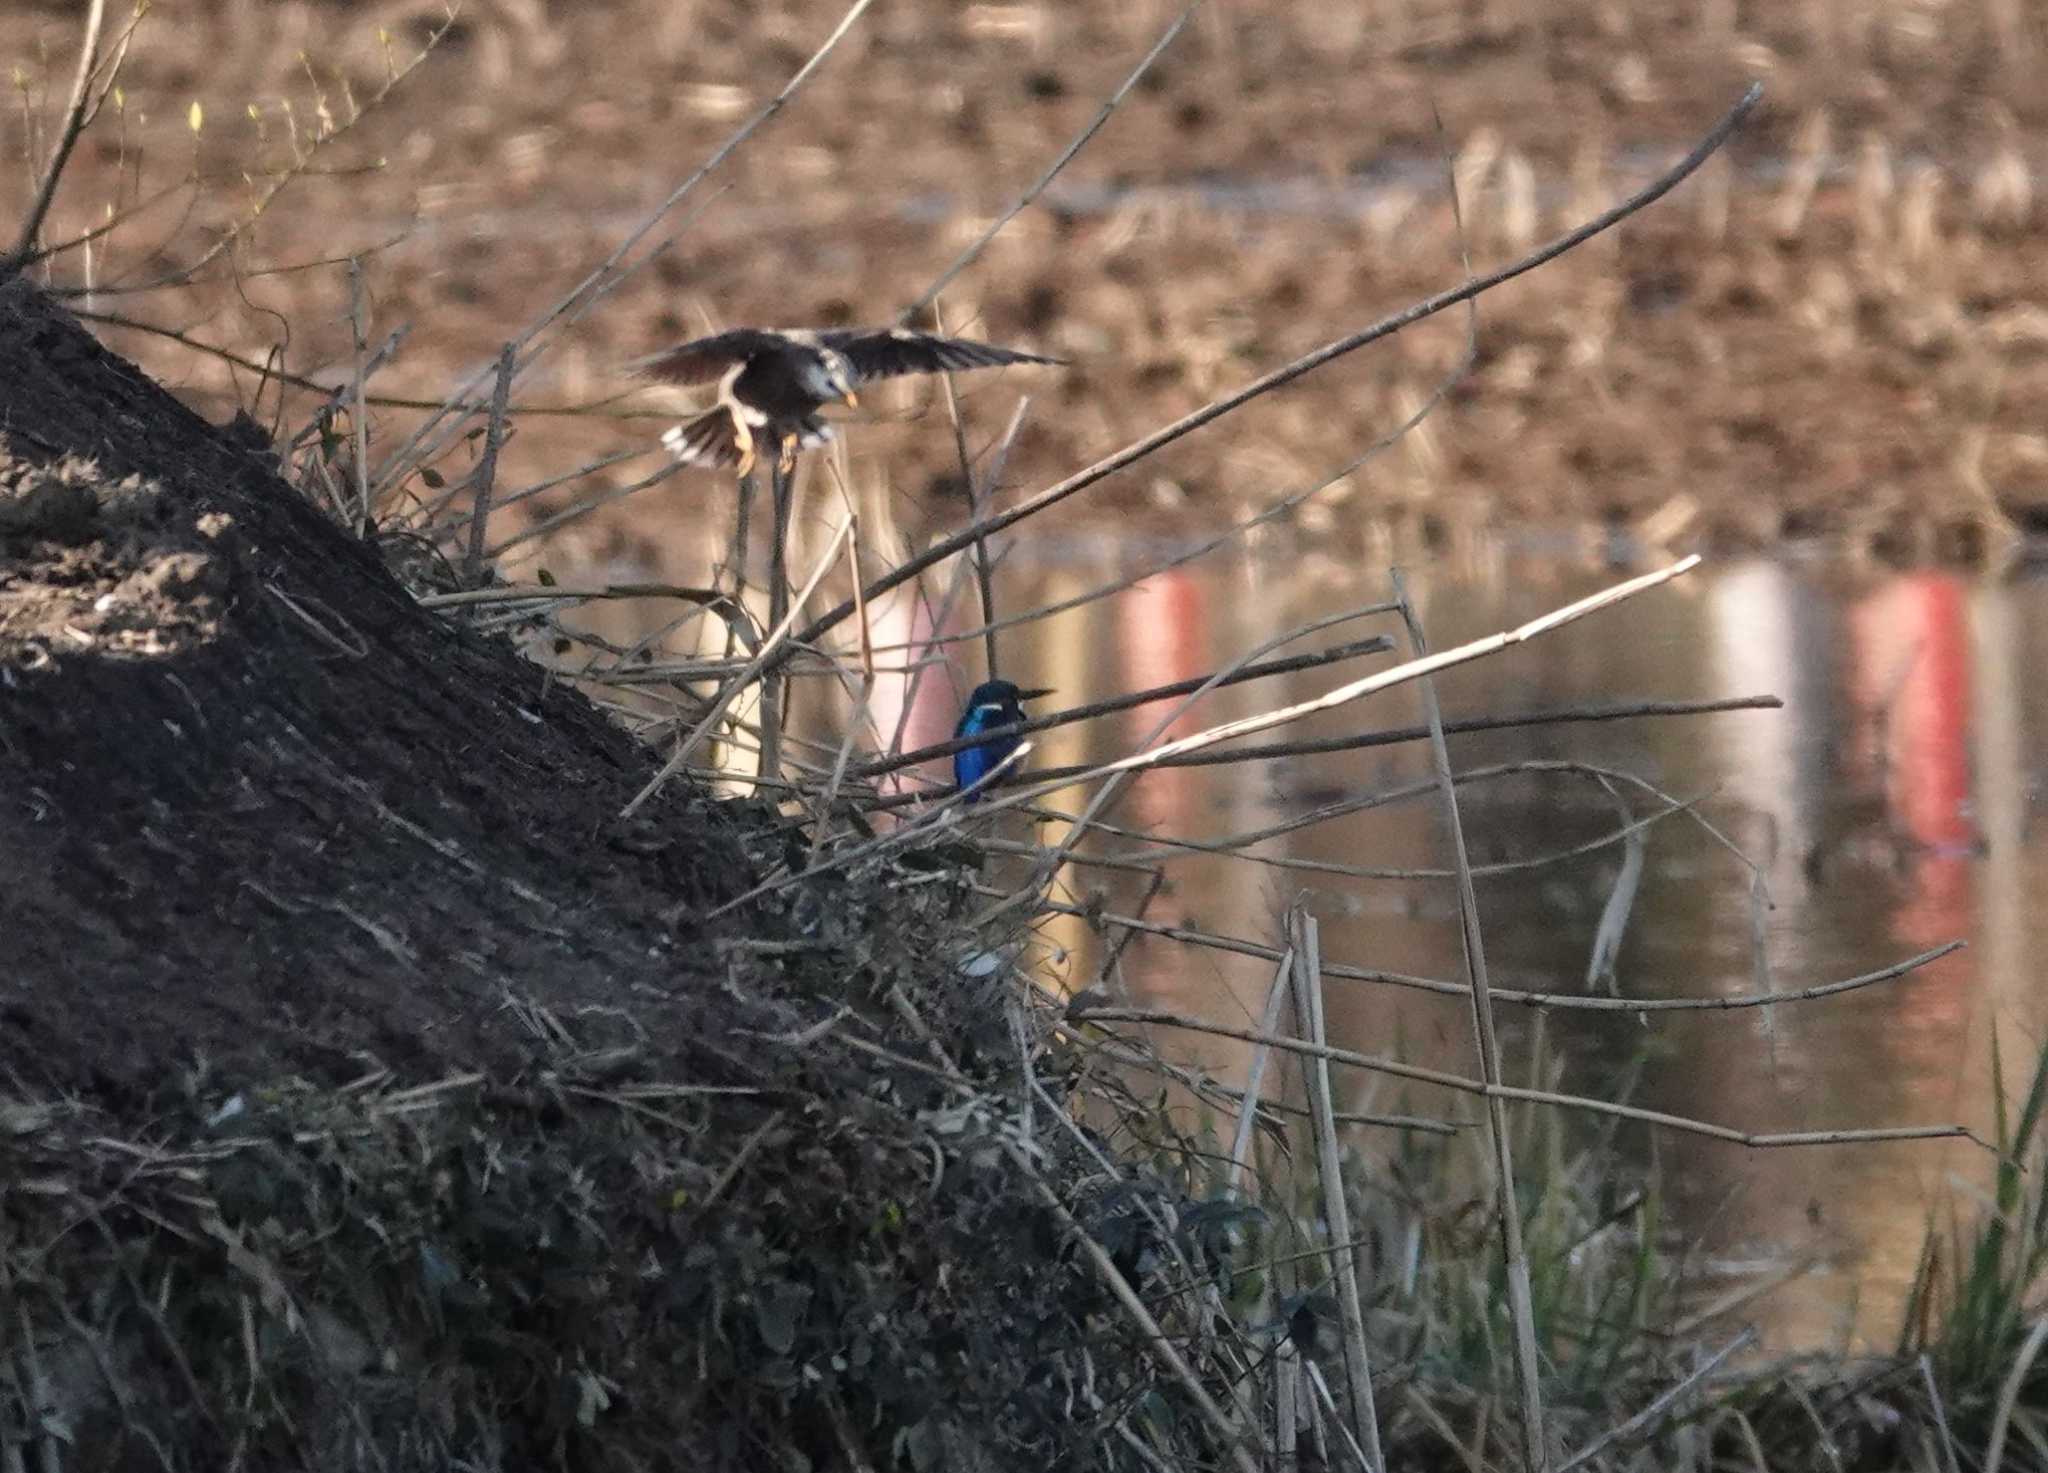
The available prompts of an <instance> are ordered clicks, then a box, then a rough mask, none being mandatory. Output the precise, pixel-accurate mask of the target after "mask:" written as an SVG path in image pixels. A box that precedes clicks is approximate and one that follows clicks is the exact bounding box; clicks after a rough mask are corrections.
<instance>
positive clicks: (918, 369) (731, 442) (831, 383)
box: [637, 327, 1065, 476]
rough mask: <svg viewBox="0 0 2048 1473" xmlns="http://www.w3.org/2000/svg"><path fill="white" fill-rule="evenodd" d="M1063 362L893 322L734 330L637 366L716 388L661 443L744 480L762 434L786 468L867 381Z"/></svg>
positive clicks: (824, 434) (688, 460)
mask: <svg viewBox="0 0 2048 1473" xmlns="http://www.w3.org/2000/svg"><path fill="white" fill-rule="evenodd" d="M1064 361H1065V360H1063V359H1059V358H1046V357H1042V356H1040V355H1039V354H1037V353H1022V352H1019V351H1017V350H1016V349H1015V348H998V347H994V346H992V345H990V344H988V343H970V342H966V341H964V340H962V339H960V338H940V337H933V336H932V335H931V334H929V333H921V332H911V331H909V330H908V329H906V328H900V327H899V328H881V329H877V330H872V331H871V330H867V329H863V328H833V329H825V330H817V331H812V330H804V329H791V330H787V331H784V330H778V329H774V328H761V327H740V328H734V329H733V330H732V331H731V332H722V333H718V334H716V335H715V336H712V337H708V338H698V339H696V340H695V341H694V342H688V343H684V344H683V345H682V346H681V347H679V348H670V349H669V350H667V351H666V352H663V353H657V354H655V355H654V356H653V357H651V358H646V359H642V360H641V361H640V363H639V364H638V365H637V366H638V368H639V370H640V372H641V373H643V374H645V375H647V376H648V377H650V378H656V379H659V380H661V381H662V382H663V383H670V384H680V385H684V386H689V385H693V384H716V385H717V386H718V402H717V403H716V404H715V405H713V406H712V407H711V408H710V409H709V410H707V411H706V412H704V413H703V414H700V415H698V416H697V417H696V418H695V419H690V420H685V421H684V422H683V423H681V424H679V425H677V426H675V427H674V428H673V429H671V430H669V431H668V432H667V433H665V434H664V435H663V436H662V437H661V443H662V444H664V445H666V446H667V447H668V449H669V453H670V454H672V455H674V456H675V458H676V459H677V460H680V461H682V462H683V463H684V464H685V465H711V466H737V467H738V468H739V473H740V474H741V475H743V476H744V475H746V474H747V473H748V472H749V471H751V470H752V469H753V468H754V459H755V456H756V455H757V454H758V453H759V451H760V449H761V444H762V442H763V441H764V440H765V441H766V442H767V443H768V445H769V446H770V447H772V448H773V449H774V451H775V453H776V455H777V457H778V459H779V464H780V465H781V467H782V470H783V473H784V474H787V473H788V472H789V471H790V470H791V469H793V468H794V467H795V465H796V457H797V452H798V451H799V450H803V449H806V448H808V447H810V446H812V445H821V444H823V443H824V442H825V441H827V440H829V439H831V438H832V427H831V425H829V424H827V423H826V422H825V420H824V419H823V418H821V417H820V416H819V414H818V411H819V410H820V409H822V408H823V407H824V406H825V405H827V404H832V403H837V402H839V401H841V400H844V401H845V402H846V403H848V404H858V403H859V402H860V401H859V399H858V398H857V397H856V396H855V392H854V391H855V389H856V388H857V387H858V386H860V385H861V384H865V383H868V382H871V381H872V380H874V379H880V378H894V377H895V376H897V375H898V374H905V373H941V372H944V371H946V370H948V369H965V368H994V367H997V366H999V365H1001V364H1006V363H1050V364H1059V363H1062V362H1064Z"/></svg>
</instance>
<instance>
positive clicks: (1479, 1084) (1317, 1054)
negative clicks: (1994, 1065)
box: [1071, 963, 1997, 1155]
mask: <svg viewBox="0 0 2048 1473" xmlns="http://www.w3.org/2000/svg"><path fill="white" fill-rule="evenodd" d="M1323 970H1324V972H1325V973H1326V974H1329V975H1332V976H1334V975H1336V971H1335V969H1334V968H1333V967H1331V966H1329V965H1328V964H1327V963H1326V964H1325V965H1324V968H1323ZM1495 995H1496V996H1498V995H1499V994H1495ZM1071 1017H1072V1019H1073V1020H1074V1021H1075V1022H1081V1023H1098V1022H1113V1021H1123V1022H1141V1023H1151V1024H1156V1025H1158V1026H1160V1027H1165V1028H1184V1029H1186V1030H1187V1031H1188V1032H1190V1033H1204V1034H1208V1035H1209V1036H1211V1037H1214V1038H1234V1039H1236V1040H1237V1041H1239V1042H1240V1043H1258V1044H1264V1045H1265V1046H1266V1047H1268V1048H1275V1049H1281V1050H1283V1051H1285V1052H1287V1053H1293V1054H1300V1055H1302V1056H1303V1057H1304V1058H1326V1059H1328V1060H1329V1061H1330V1062H1331V1063H1333V1064H1344V1065H1348V1066H1349V1067H1351V1068H1353V1069H1364V1070H1368V1071H1370V1072H1372V1073H1375V1074H1389V1075H1392V1076H1393V1077H1394V1078H1396V1079H1411V1080H1414V1081H1415V1082H1416V1083H1417V1084H1433V1085H1437V1086H1440V1087H1441V1088H1443V1089H1448V1090H1453V1091H1455V1092H1457V1093H1459V1094H1467V1095H1475V1096H1478V1097H1480V1098H1490V1097H1498V1098H1500V1099H1502V1100H1520V1101H1524V1102H1526V1103H1528V1104H1532V1105H1554V1106H1556V1107H1558V1108H1559V1109H1565V1110H1584V1111H1587V1112H1589V1113H1591V1114H1595V1115H1608V1116H1612V1117H1614V1118H1615V1119H1618V1120H1635V1121H1639V1122H1641V1123H1643V1124H1645V1125H1656V1126H1661V1127H1663V1128H1665V1129H1667V1130H1675V1131H1678V1132H1680V1133H1681V1134H1685V1135H1700V1136H1706V1137H1707V1138H1708V1139H1710V1140H1717V1141H1730V1142H1732V1143H1734V1144H1735V1145H1738V1146H1749V1147H1752V1148H1755V1149H1757V1150H1775V1149H1789V1148H1794V1147H1799V1146H1834V1145H1846V1144H1849V1143H1852V1142H1868V1141H1921V1140H1966V1141H1968V1142H1970V1144H1972V1145H1974V1146H1978V1147H1981V1148H1982V1149H1983V1150H1985V1151H1989V1152H1991V1153H1992V1154H1994V1155H1995V1154H1997V1147H1995V1146H1993V1145H1992V1144H1991V1143H1990V1142H1989V1141H1986V1140H1985V1139H1983V1138H1982V1137H1981V1136H1979V1135H1978V1134H1977V1133H1976V1132H1975V1131H1973V1130H1971V1129H1970V1128H1969V1127H1968V1126H1966V1125H1890V1126H1877V1127H1873V1128H1869V1129H1849V1130H1792V1131H1778V1132H1763V1133H1756V1132H1750V1131H1742V1130H1737V1129H1735V1128H1734V1127H1733V1126H1729V1125H1716V1124H1715V1123H1713V1122H1712V1121H1710V1120H1693V1119H1689V1118H1687V1117H1686V1116H1683V1115H1672V1114H1668V1113H1667V1112H1665V1111H1662V1110H1646V1109H1643V1108H1641V1107H1639V1106H1636V1105H1621V1104H1615V1103H1613V1102H1612V1101H1608V1100H1596V1099H1593V1098H1591V1097H1589V1096H1586V1095H1568V1094H1561V1093H1558V1092H1557V1091H1554V1090H1546V1089H1527V1088H1524V1087H1523V1086H1521V1085H1515V1084H1488V1083H1487V1082H1486V1081H1485V1080H1483V1079H1471V1078H1468V1077H1466V1076H1465V1075H1462V1074H1450V1073H1446V1072H1445V1071H1444V1070H1441V1069H1426V1068H1424V1067H1422V1066H1421V1065H1419V1064H1407V1063H1403V1062H1402V1061H1401V1060H1399V1059H1389V1058H1384V1057H1380V1056H1378V1055H1374V1054H1362V1053H1359V1052H1357V1051H1356V1050H1354V1049H1346V1048H1338V1047H1336V1046H1335V1045H1334V1044H1320V1045H1319V1044H1311V1043H1304V1042H1303V1041H1302V1040H1300V1039H1298V1038H1289V1037H1287V1036H1286V1035H1284V1034H1267V1033H1260V1032H1259V1031H1258V1030H1257V1029H1255V1028H1239V1027H1236V1026H1235V1025H1233V1024H1229V1023H1215V1022H1211V1021H1209V1020H1208V1019H1206V1018H1196V1017H1190V1016H1188V1015H1186V1014H1183V1013H1170V1012H1167V1011H1166V1010H1164V1009H1158V1008H1092V1007H1091V1008H1087V1009H1084V1010H1081V1011H1078V1012H1075V1013H1073V1014H1072V1015H1071Z"/></svg>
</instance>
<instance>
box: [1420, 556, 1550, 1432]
mask: <svg viewBox="0 0 2048 1473" xmlns="http://www.w3.org/2000/svg"><path fill="white" fill-rule="evenodd" d="M1394 598H1395V600H1396V601H1397V602H1398V603H1399V604H1400V605H1401V620H1402V622H1403V623H1404V624H1405V625H1407V628H1408V643H1409V648H1410V650H1411V651H1412V653H1413V655H1414V657H1415V658H1416V659H1418V660H1420V659H1426V658H1428V656H1429V642H1428V640H1427V639H1425V638H1424V637H1423V633H1422V621H1421V620H1420V619H1418V618H1416V616H1415V609H1414V605H1413V604H1412V603H1410V602H1409V599H1408V588H1407V585H1406V584H1405V583H1404V582H1403V581H1402V578H1401V573H1400V570H1399V569H1395V571H1394ZM1421 695H1422V709H1423V714H1424V716H1425V717H1426V718H1427V720H1428V724H1429V752H1430V760H1431V764H1432V766H1433V767H1434V770H1435V775H1436V780H1437V788H1438V791H1439V792H1440V793H1441V794H1442V796H1443V808H1444V817H1445V819H1446V821H1447V822H1448V823H1449V825H1450V838H1451V862H1452V864H1453V865H1454V866H1455V867H1456V869H1457V873H1458V922H1459V929H1460V931H1461V933H1462V936H1463V939H1464V952H1465V972H1466V980H1467V981H1468V982H1469V983H1470V984H1471V985H1470V994H1469V995H1470V997H1471V1001H1472V1034H1473V1043H1474V1044H1475V1046H1476V1047H1477V1050H1478V1054H1479V1074H1480V1078H1482V1079H1483V1080H1485V1082H1486V1083H1487V1085H1488V1086H1489V1087H1490V1088H1489V1091H1488V1093H1487V1096H1486V1127H1487V1129H1486V1133H1487V1138H1488V1140H1487V1144H1488V1145H1490V1146H1491V1147H1492V1149H1493V1171H1494V1183H1493V1192H1494V1211H1495V1214H1496V1215H1497V1216H1498V1217H1499V1219H1500V1231H1501V1256H1502V1259H1503V1261H1504V1266H1505V1268H1506V1272H1507V1281H1508V1317H1509V1319H1510V1321H1511V1322H1512V1323H1513V1326H1514V1332H1515V1370H1516V1379H1517V1381H1518V1383H1519V1386H1520V1391H1521V1398H1522V1461H1523V1465H1524V1467H1525V1468H1526V1469H1527V1470H1528V1473H1543V1470H1544V1469H1547V1468H1548V1467H1549V1466H1550V1441H1549V1438H1548V1436H1547V1435H1546V1433H1545V1431H1544V1426H1543V1386H1542V1382H1541V1380H1540V1379H1539V1377H1538V1367H1537V1361H1536V1311H1535V1307H1534V1304H1533V1301H1532V1300H1531V1297H1530V1293H1529V1250H1528V1247H1527V1245H1526V1244H1525V1243H1524V1242H1523V1240H1522V1209H1521V1201H1520V1198H1519V1196H1518V1195H1517V1193H1516V1190H1515V1161H1514V1148H1513V1145H1512V1143H1511V1141H1510V1138H1509V1135H1508V1113H1507V1105H1506V1103H1505V1102H1504V1101H1503V1100H1502V1099H1501V1097H1500V1096H1499V1095H1498V1094H1496V1093H1493V1092H1492V1089H1491V1087H1492V1086H1498V1085H1499V1084H1500V1082H1501V1067H1500V1040H1499V1039H1498V1038H1497V1037H1495V1035H1494V1027H1493V997H1492V993H1491V987H1490V985H1489V980H1488V977H1487V971H1486V942H1485V938H1484V936H1483V935H1482V933H1481V930H1480V925H1479V896H1478V894H1477V892H1476V891H1475V890H1474V889H1473V885H1472V864H1471V859H1470V857H1469V856H1468V855H1467V854H1466V852H1465V826H1464V824H1463V822H1462V821H1461V820H1460V819H1459V816H1458V785H1457V784H1456V783H1455V782H1453V781H1452V779H1451V748H1450V744H1449V743H1448V742H1447V741H1446V740H1445V739H1444V722H1443V711H1442V709H1441V708H1440V706H1439V705H1438V703H1437V698H1436V682H1435V681H1434V680H1432V679H1430V678H1429V677H1428V676H1427V675H1425V676H1423V677H1422V681H1421Z"/></svg>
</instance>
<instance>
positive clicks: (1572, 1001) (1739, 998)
mask: <svg viewBox="0 0 2048 1473" xmlns="http://www.w3.org/2000/svg"><path fill="white" fill-rule="evenodd" d="M1042 904H1043V905H1044V907H1045V908H1046V909H1047V910H1050V911H1053V912H1056V913H1057V914H1060V915H1072V916H1079V917H1082V918H1084V919H1090V920H1095V921H1099V922H1100V923H1101V924H1103V925H1105V926H1123V927H1126V928H1128V929H1130V930H1134V931H1141V932H1143V933H1145V934H1146V935H1150V936H1158V937H1161V938H1162V939H1164V940H1168V941H1181V942H1187V943H1189V944H1191V945H1195V946H1200V947H1205V948H1207V949H1208V950H1211V951H1222V952H1229V953H1231V954H1232V955H1235V956H1248V957H1255V958H1257V959H1258V960H1261V961H1278V960H1279V958H1280V955H1281V953H1280V949H1279V948H1278V947H1274V946H1267V945H1265V944H1264V943H1262V942H1258V941H1252V940H1248V939H1246V938H1245V937H1242V936H1226V935H1223V934H1221V933H1220V932H1216V931H1200V930H1196V929H1195V928H1193V927H1191V926H1175V925H1169V924H1167V923H1166V922H1163V921H1147V920H1142V919H1140V918H1139V917H1137V916H1126V915H1118V914H1115V913H1113V912H1098V911H1092V910H1089V909H1088V908H1087V907H1085V906H1079V905H1068V904H1066V903H1064V902H1062V901H1055V900H1046V901H1044V902H1042ZM1965 944H1966V943H1964V942H1962V941H1950V942H1948V943H1946V944H1945V945H1941V946H1937V947H1935V948H1934V949H1933V950H1932V951H1923V952H1921V953H1920V954H1919V955H1918V956H1909V957H1907V958H1906V959H1905V960H1904V961H1899V962H1893V963H1892V964H1891V965H1890V966H1888V967H1880V968H1878V969H1877V970H1876V971H1874V972H1864V973H1862V974H1860V975H1858V976H1855V977H1846V978H1843V979H1842V980H1841V981H1838V982H1817V983H1815V984H1813V985H1812V986H1810V987H1798V988H1793V989H1791V990H1790V991H1786V992H1743V993H1735V994H1732V995H1729V996H1725V997H1586V996H1584V995H1582V994H1580V993H1576V992H1521V991H1517V990H1516V989H1514V988H1511V987H1496V988H1494V989H1493V999H1494V1001H1495V1002H1508V1003H1515V1004H1517V1005H1519V1006H1522V1007H1531V1008H1557V1009H1560V1010H1563V1011H1568V1012H1589V1013H1688V1012H1702V1013H1706V1012H1720V1011H1723V1010H1728V1009H1735V1008H1761V1007H1770V1006H1772V1005H1773V1004H1776V1003H1786V1002H1812V1001H1814V1000H1816V999H1818V998H1823V997H1833V996H1835V995H1836V994H1837V993H1842V992H1855V991H1858V990H1860V989H1862V988H1865V987H1875V986H1877V985H1879V984H1880V983H1884V982H1892V981H1896V980H1897V979H1898V978H1900V977H1904V976H1907V975H1908V974H1910V973H1912V972H1917V971H1918V970H1920V968H1922V967H1925V966H1928V965H1930V964H1932V963H1934V962H1937V961H1940V960H1941V959H1942V958H1943V957H1945V956H1947V955H1949V954H1950V953H1952V952H1957V951H1961V950H1962V949H1963V947H1964V945H1965ZM1323 972H1324V975H1326V976H1330V977H1335V978H1337V979H1338V980H1339V981H1346V982H1371V983H1376V984H1378V985H1380V986H1383V987H1405V988H1407V989H1409V990H1410V991H1413V992H1433V993H1436V994H1437V995H1439V996H1441V997H1458V998H1462V997H1464V996H1465V995H1466V991H1467V989H1466V988H1465V986H1464V985H1463V984H1462V983H1458V982H1450V981H1446V980H1444V979H1442V978H1438V977H1417V976H1412V975H1410V974H1409V973H1406V972H1385V971H1376V970H1373V969H1371V968H1367V967H1354V966H1349V965H1347V964H1345V963H1343V962H1332V961H1326V962H1324V963H1323ZM1113 1015H1114V1016H1117V1017H1122V1018H1123V1020H1124V1021H1126V1022H1135V1023H1156V1022H1159V1021H1161V1018H1160V1017H1158V1016H1156V1015H1155V1013H1154V1011H1153V1010H1152V1009H1149V1008H1124V1009H1104V1008H1094V1007H1091V1008H1090V1009H1089V1011H1088V1014H1087V1016H1089V1017H1091V1018H1101V1019H1103V1020H1105V1021H1107V1020H1110V1019H1111V1018H1112V1016H1113ZM1076 1016H1079V1015H1078V1014H1077V1015H1076Z"/></svg>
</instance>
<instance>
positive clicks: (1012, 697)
mask: <svg viewBox="0 0 2048 1473" xmlns="http://www.w3.org/2000/svg"><path fill="white" fill-rule="evenodd" d="M1042 694H1044V692H1042V691H1023V690H1019V689H1018V688H1017V687H1016V686H1014V685H1012V684H1011V683H1010V682H1009V681H1007V680H989V681H984V682H983V683H982V684H980V685H977V686H976V687H975V688H974V691H973V693H972V694H971V695H969V696H968V697H967V706H966V709H965V710H963V711H962V712H961V713H960V720H959V723H958V724H957V725H955V726H954V728H953V735H954V736H956V737H968V736H973V735H974V734H975V733H977V732H983V731H988V730H990V729H992V728H994V727H998V726H1009V725H1011V724H1012V723H1013V722H1018V721H1022V720H1023V719H1024V708H1023V706H1021V705H1020V704H1018V703H1019V702H1020V701H1023V700H1025V699H1028V698H1029V697H1031V696H1034V695H1042ZM1023 740H1024V738H1023V737H1022V736H1020V735H1018V734H1017V733H1015V732H1012V733H1011V734H1010V735H1008V736H1000V737H995V738H993V739H992V740H989V741H986V742H982V743H980V744H979V745H977V746H972V747H963V748H961V749H960V750H959V751H957V752H955V753H954V754H953V781H954V782H956V783H958V784H959V785H960V786H961V787H962V788H968V787H972V786H973V785H974V784H976V783H978V782H980V781H981V780H982V779H983V778H984V777H986V776H988V774H989V773H990V772H991V771H993V770H994V769H995V768H996V767H997V766H999V765H1000V764H1001V763H1002V762H1003V761H1004V760H1005V759H1006V758H1008V757H1009V755H1010V754H1011V753H1012V752H1014V751H1016V750H1017V747H1018V745H1019V744H1020V743H1021V742H1022V741H1023ZM981 797H982V795H981V793H979V792H976V793H974V794H973V795H971V796H970V797H969V798H968V800H967V801H968V802H970V803H978V802H980V801H981Z"/></svg>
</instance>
